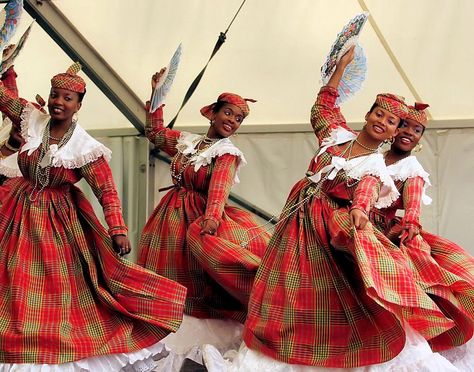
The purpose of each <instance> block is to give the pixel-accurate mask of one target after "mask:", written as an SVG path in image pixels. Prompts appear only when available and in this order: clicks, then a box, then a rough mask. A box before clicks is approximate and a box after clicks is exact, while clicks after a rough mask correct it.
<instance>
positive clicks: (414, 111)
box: [406, 102, 430, 127]
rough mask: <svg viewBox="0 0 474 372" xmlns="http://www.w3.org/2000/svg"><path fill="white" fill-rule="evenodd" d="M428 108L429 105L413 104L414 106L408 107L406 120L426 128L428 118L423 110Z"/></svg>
mask: <svg viewBox="0 0 474 372" xmlns="http://www.w3.org/2000/svg"><path fill="white" fill-rule="evenodd" d="M428 107H430V105H428V104H427V103H421V102H415V105H414V106H408V115H407V117H406V118H407V119H411V120H415V121H416V122H417V123H420V124H421V125H423V126H424V127H426V124H428V116H427V115H426V112H425V111H424V110H425V109H426V108H428Z"/></svg>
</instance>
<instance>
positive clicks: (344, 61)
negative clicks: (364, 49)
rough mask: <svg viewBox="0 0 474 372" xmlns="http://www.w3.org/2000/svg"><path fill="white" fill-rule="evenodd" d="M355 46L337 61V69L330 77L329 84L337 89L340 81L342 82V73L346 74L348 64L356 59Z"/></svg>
mask: <svg viewBox="0 0 474 372" xmlns="http://www.w3.org/2000/svg"><path fill="white" fill-rule="evenodd" d="M354 48H355V45H353V46H351V47H350V48H349V49H348V50H347V52H346V53H344V55H343V56H342V57H341V59H340V60H339V61H338V62H337V63H336V69H335V70H334V72H333V74H332V75H331V77H330V78H329V81H328V83H327V85H328V86H330V87H333V88H335V89H337V88H338V86H339V83H340V82H341V79H342V75H344V70H345V69H346V67H347V65H348V64H349V63H351V62H352V60H353V59H354V54H355V53H354Z"/></svg>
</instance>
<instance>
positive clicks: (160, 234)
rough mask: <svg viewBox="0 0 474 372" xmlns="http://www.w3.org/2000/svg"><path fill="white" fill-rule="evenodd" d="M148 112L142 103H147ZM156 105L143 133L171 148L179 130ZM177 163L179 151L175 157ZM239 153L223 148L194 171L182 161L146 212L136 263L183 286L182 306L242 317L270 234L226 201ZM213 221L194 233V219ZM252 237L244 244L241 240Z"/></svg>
mask: <svg viewBox="0 0 474 372" xmlns="http://www.w3.org/2000/svg"><path fill="white" fill-rule="evenodd" d="M147 112H148V111H147ZM162 115H163V113H162V110H161V108H160V109H158V110H156V111H155V113H153V114H150V115H149V117H148V123H147V126H146V134H147V136H148V138H149V140H150V141H151V142H152V143H154V144H155V145H156V146H157V147H158V148H160V149H161V150H163V151H165V152H166V153H167V154H169V155H170V156H177V150H176V145H177V139H178V138H179V136H180V135H181V133H180V132H179V131H176V130H170V129H167V128H164V127H163V116H162ZM176 162H177V164H178V166H179V165H180V164H181V162H182V158H181V157H180V156H178V158H177V159H176ZM237 162H238V159H237V157H235V156H234V155H230V154H224V155H222V156H219V157H217V158H215V159H214V160H213V162H212V163H211V164H209V165H208V166H203V167H201V168H200V169H199V170H198V171H197V172H196V171H194V165H192V164H190V165H188V166H187V167H186V168H185V170H184V173H183V175H182V180H183V181H182V185H181V187H179V188H173V189H171V190H170V191H169V192H168V193H167V194H166V195H165V196H164V197H163V199H162V200H161V201H160V203H159V204H158V206H157V207H156V208H155V210H154V211H153V213H152V215H151V216H150V218H149V220H148V222H147V224H146V226H145V228H144V229H143V234H142V237H141V240H140V257H139V263H140V264H141V265H144V266H145V267H146V268H148V269H151V270H153V271H155V272H157V273H158V274H160V275H163V276H165V277H167V278H170V279H173V280H176V281H177V282H179V283H181V284H182V285H184V286H186V288H187V289H188V298H187V301H186V310H185V312H186V313H187V314H190V315H193V316H196V317H200V318H232V319H235V320H238V321H240V322H243V321H244V320H245V316H246V313H247V302H248V297H249V293H250V290H251V288H252V284H253V279H254V276H255V273H256V271H257V268H258V265H259V263H260V256H262V255H263V252H264V249H265V247H266V245H267V242H268V240H269V236H268V234H266V233H264V232H263V231H262V229H260V228H257V226H258V223H257V221H256V220H255V219H254V218H253V216H252V215H251V214H250V213H249V212H247V211H244V210H241V209H240V208H236V207H232V206H230V205H228V204H227V199H228V196H229V193H230V189H231V187H232V184H233V179H234V174H235V171H236V167H237ZM204 218H212V219H214V220H216V221H218V222H219V227H218V229H217V233H216V235H215V236H209V235H204V236H201V235H200V230H201V222H202V220H203V219H204ZM259 233H261V234H262V235H260V236H258V237H257V238H256V239H254V240H252V241H251V242H250V244H249V245H248V246H246V247H242V246H241V244H240V243H241V242H242V241H247V240H249V238H252V237H254V236H257V235H258V234H259Z"/></svg>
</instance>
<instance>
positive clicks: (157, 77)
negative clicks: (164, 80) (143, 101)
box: [151, 67, 166, 91]
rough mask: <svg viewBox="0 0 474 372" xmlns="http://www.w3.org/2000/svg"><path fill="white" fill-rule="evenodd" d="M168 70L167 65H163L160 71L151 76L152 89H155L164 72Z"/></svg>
mask: <svg viewBox="0 0 474 372" xmlns="http://www.w3.org/2000/svg"><path fill="white" fill-rule="evenodd" d="M165 72H166V67H163V68H162V69H161V70H160V71H159V72H155V73H154V74H153V76H152V77H151V90H152V91H153V90H155V88H156V86H157V85H158V82H159V81H160V79H161V77H162V76H163V74H164V73H165Z"/></svg>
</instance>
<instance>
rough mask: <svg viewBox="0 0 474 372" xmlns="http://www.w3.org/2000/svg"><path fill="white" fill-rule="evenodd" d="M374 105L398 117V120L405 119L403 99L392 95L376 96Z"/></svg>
mask: <svg viewBox="0 0 474 372" xmlns="http://www.w3.org/2000/svg"><path fill="white" fill-rule="evenodd" d="M375 104H376V105H377V106H379V107H381V108H383V109H385V110H387V111H390V112H391V113H392V114H394V115H396V116H398V117H399V118H400V119H405V118H406V117H407V114H408V107H407V105H406V103H405V98H404V97H402V96H398V95H396V94H392V93H380V94H377V97H376V99H375Z"/></svg>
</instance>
